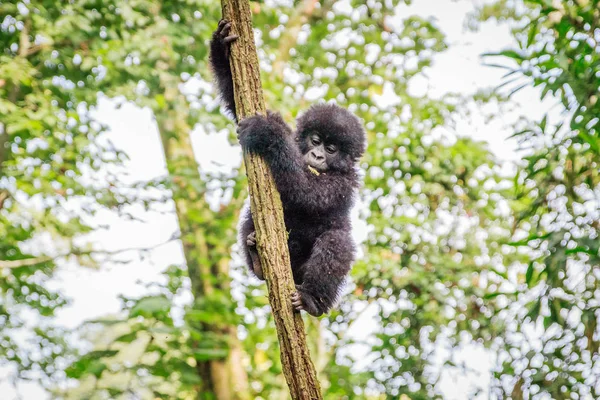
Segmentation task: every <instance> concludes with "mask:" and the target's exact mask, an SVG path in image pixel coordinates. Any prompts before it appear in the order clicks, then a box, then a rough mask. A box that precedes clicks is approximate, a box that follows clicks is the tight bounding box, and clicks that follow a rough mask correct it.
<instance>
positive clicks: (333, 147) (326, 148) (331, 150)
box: [325, 144, 337, 154]
mask: <svg viewBox="0 0 600 400" xmlns="http://www.w3.org/2000/svg"><path fill="white" fill-rule="evenodd" d="M325 150H327V152H328V153H329V154H333V153H335V152H336V151H337V147H335V145H333V144H330V145H329V146H327V147H325Z"/></svg>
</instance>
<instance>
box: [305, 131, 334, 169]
mask: <svg viewBox="0 0 600 400" xmlns="http://www.w3.org/2000/svg"><path fill="white" fill-rule="evenodd" d="M304 140H305V145H304V146H303V147H304V148H305V150H306V151H305V152H304V161H305V162H306V164H308V165H310V166H311V167H313V168H314V169H316V170H317V171H319V172H325V171H327V170H328V169H329V168H330V166H331V165H332V164H334V163H335V159H336V158H337V156H338V151H339V149H338V146H337V145H336V144H335V143H331V142H328V141H325V140H323V139H322V138H321V136H320V135H319V134H317V133H313V134H311V135H307V136H306V137H305V138H304Z"/></svg>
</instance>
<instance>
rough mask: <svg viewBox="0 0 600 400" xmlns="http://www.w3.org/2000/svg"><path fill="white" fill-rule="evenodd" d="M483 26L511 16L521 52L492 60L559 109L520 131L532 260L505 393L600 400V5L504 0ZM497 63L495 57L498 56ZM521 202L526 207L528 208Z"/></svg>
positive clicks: (519, 181)
mask: <svg viewBox="0 0 600 400" xmlns="http://www.w3.org/2000/svg"><path fill="white" fill-rule="evenodd" d="M474 17H475V18H474V19H473V21H474V22H476V21H477V20H487V19H490V18H496V19H500V20H509V21H511V25H512V26H513V27H514V28H513V34H514V36H515V38H516V40H517V43H518V47H516V48H514V49H509V50H505V51H502V52H499V53H497V54H489V55H488V56H489V58H490V61H491V60H494V62H496V61H498V63H499V64H500V65H497V67H500V68H503V69H506V70H507V73H506V80H507V82H506V87H507V88H508V89H509V90H510V91H511V94H512V93H516V92H517V91H518V90H520V89H521V88H523V87H525V86H530V85H533V86H534V87H537V88H539V89H540V97H541V98H542V99H544V98H546V97H550V96H552V97H551V98H552V99H553V101H554V106H553V108H552V109H551V111H550V112H549V113H548V114H547V115H545V116H544V117H543V118H542V119H541V120H539V121H535V120H534V121H532V120H529V119H526V118H524V119H522V120H521V121H519V123H518V124H516V125H515V128H514V130H515V134H514V135H513V136H514V137H515V138H516V139H517V140H518V141H519V143H520V145H521V148H522V150H523V163H522V164H521V166H522V167H521V168H520V169H519V171H518V173H517V175H516V177H515V193H516V199H517V200H518V201H517V202H515V204H516V206H515V208H514V212H515V216H516V220H515V231H516V232H515V234H516V235H518V236H517V237H516V238H515V239H517V240H515V241H514V242H513V243H511V245H512V246H515V247H516V248H518V249H519V251H520V253H522V254H527V257H528V261H527V264H526V265H523V266H520V267H519V268H518V270H517V271H518V273H519V274H520V275H521V279H519V285H518V286H517V288H516V289H517V290H516V291H515V292H514V293H512V294H510V295H509V296H508V300H509V301H510V302H514V304H515V307H513V310H512V313H513V315H514V316H515V318H514V320H513V322H512V323H511V324H510V326H509V329H508V332H506V333H505V336H504V338H503V339H504V340H503V346H502V347H500V348H499V349H498V350H499V356H498V357H499V365H498V369H497V371H496V373H495V379H496V382H495V391H494V392H495V393H497V394H498V396H500V397H507V396H511V397H512V398H513V399H523V398H531V399H537V398H571V399H573V398H598V397H599V396H600V383H599V382H600V370H599V367H600V355H599V353H598V349H599V348H600V331H599V329H598V320H599V319H600V312H599V307H600V302H599V300H600V297H599V291H598V288H599V287H600V286H599V285H600V282H599V280H600V275H599V271H600V270H599V268H598V267H599V266H600V238H599V233H600V191H599V189H600V119H599V116H600V104H599V103H598V96H599V95H600V25H599V22H600V7H599V3H598V1H587V0H586V1H583V0H577V1H558V2H557V1H553V2H549V1H525V2H520V1H516V2H510V1H508V2H507V1H499V2H495V3H493V4H492V5H489V6H486V7H483V8H481V9H480V10H479V12H478V14H477V15H475V16H474ZM492 57H494V58H492ZM517 204H518V205H517Z"/></svg>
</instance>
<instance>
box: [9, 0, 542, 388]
mask: <svg viewBox="0 0 600 400" xmlns="http://www.w3.org/2000/svg"><path fill="white" fill-rule="evenodd" d="M478 2H479V1H475V0H473V1H469V0H459V1H451V0H418V1H413V5H411V6H402V7H401V8H400V9H399V16H401V17H405V16H407V15H412V14H418V15H421V16H424V17H431V18H433V19H434V20H435V22H436V24H437V25H438V26H439V27H440V28H441V30H442V32H444V33H445V34H446V35H447V41H448V43H449V44H450V50H448V51H446V52H445V53H444V54H442V55H440V56H438V57H437V58H436V59H435V64H434V66H433V67H432V68H431V69H430V70H428V71H427V74H426V75H427V76H426V77H418V78H415V79H414V81H413V82H412V84H411V87H410V90H411V92H412V93H413V94H419V95H420V94H424V93H429V94H430V95H434V96H439V95H442V94H444V93H447V92H455V93H472V92H474V91H476V90H477V89H480V88H486V87H490V86H496V85H498V84H499V83H500V82H501V80H500V78H501V76H502V74H503V72H502V71H501V70H498V69H494V68H489V67H484V66H483V65H482V63H481V59H480V57H479V55H480V54H482V53H484V52H486V51H494V50H495V51H497V50H499V49H502V48H504V47H508V46H509V45H511V38H510V35H509V32H508V29H507V27H505V26H502V27H498V26H496V25H495V24H489V23H488V24H485V25H484V26H483V27H482V29H481V30H480V31H479V32H477V33H471V32H467V31H465V29H464V28H463V22H464V17H465V15H466V13H467V12H469V11H471V10H472V9H473V5H474V4H475V3H478ZM215 22H216V21H215ZM517 100H518V101H519V103H520V105H521V106H520V107H519V112H522V113H523V114H525V115H528V116H530V117H535V116H538V115H542V113H543V111H544V110H545V109H546V108H547V105H542V104H541V103H540V101H539V97H538V93H537V91H535V90H533V89H525V90H523V91H521V92H520V93H519V94H518V97H517ZM98 116H99V117H100V118H101V119H102V120H103V122H105V123H107V124H108V125H109V126H110V130H111V140H112V141H113V142H114V143H115V145H116V146H117V147H118V148H120V149H122V150H123V151H125V152H126V153H127V154H128V155H129V157H130V162H129V163H128V165H127V168H128V172H129V173H130V175H131V178H132V179H133V180H147V179H152V178H156V177H159V176H164V175H165V174H166V168H165V166H164V157H163V154H162V149H161V143H160V141H159V136H158V133H157V131H156V127H155V124H154V122H153V120H152V118H151V114H150V112H149V111H147V110H140V109H138V108H136V107H133V106H128V105H126V106H124V107H122V108H120V109H119V110H117V109H115V108H114V107H113V105H112V103H111V102H109V101H103V102H102V103H101V106H100V107H99V112H98ZM512 120H514V115H506V116H504V117H502V118H500V119H499V120H498V121H495V122H492V123H486V122H485V121H484V120H483V119H482V118H475V121H474V122H473V121H471V122H467V121H461V122H460V123H459V125H458V130H459V132H457V133H458V134H460V135H465V136H470V137H472V138H474V139H477V140H482V141H487V142H488V143H489V145H490V148H491V149H492V150H493V151H494V152H495V153H496V155H497V156H498V157H499V158H501V159H503V160H514V159H515V155H514V154H515V153H514V143H512V142H507V141H506V140H505V138H506V137H507V136H508V135H509V134H510V133H509V132H508V131H507V130H506V128H505V127H504V125H506V124H507V123H508V122H509V121H512ZM192 139H193V143H194V148H195V151H196V156H197V158H198V161H199V163H200V165H201V168H203V169H215V168H216V166H215V165H214V162H215V161H220V162H223V160H228V161H230V162H231V164H232V165H235V164H237V163H239V160H240V151H239V149H238V148H237V147H231V146H229V144H228V143H227V140H226V137H225V136H224V135H211V136H207V135H205V134H202V133H200V132H199V131H198V130H197V131H195V132H194V133H193V134H192ZM158 160H161V161H160V162H159V161H158ZM165 208H166V209H170V208H172V206H171V205H168V204H167V205H165ZM137 212H138V213H139V216H140V217H141V218H143V219H144V220H145V222H144V223H141V222H131V221H125V220H122V219H119V218H117V217H116V216H114V215H112V214H108V213H107V214H106V215H104V216H102V221H101V222H102V223H108V224H109V225H110V228H109V229H108V230H107V231H103V232H99V233H96V234H94V236H93V240H94V241H95V242H96V244H97V247H98V248H105V249H109V250H118V249H123V248H144V247H152V246H154V245H156V244H159V243H163V242H165V241H168V240H169V238H170V237H171V235H172V234H173V232H176V230H177V225H176V220H175V216H174V214H169V215H161V214H158V213H150V212H144V211H143V210H142V209H141V208H140V209H139V210H137ZM136 215H137V213H136ZM355 225H356V226H357V228H356V230H357V231H356V232H355V236H356V237H357V239H359V240H360V239H361V238H363V237H364V226H365V225H364V223H361V222H359V221H356V223H355ZM132 256H134V253H130V254H125V255H123V258H129V257H132ZM172 263H183V255H182V252H181V248H180V245H179V243H172V242H171V243H169V244H166V245H164V246H161V247H159V248H157V249H156V250H154V251H153V252H152V254H151V257H150V258H147V259H145V260H139V258H137V257H135V256H134V257H133V261H132V262H131V263H129V264H125V265H121V264H117V265H106V266H105V267H104V268H102V269H101V270H100V271H92V270H87V269H83V268H80V267H76V266H67V267H66V268H64V269H63V270H62V271H61V272H60V273H59V274H58V276H57V278H56V279H55V281H54V283H53V284H54V285H55V287H57V288H60V290H61V291H63V292H64V294H66V295H67V296H68V297H70V298H71V299H72V302H71V305H70V306H69V307H67V308H65V309H64V310H62V311H60V312H59V314H58V322H59V323H60V324H63V325H65V326H67V327H69V328H76V327H77V326H79V325H80V324H81V323H82V322H83V321H85V320H89V319H94V318H96V317H100V316H103V315H106V314H110V313H116V312H118V311H119V309H120V304H119V300H118V298H117V296H118V295H119V294H126V295H127V296H135V295H140V294H142V293H144V291H145V289H144V288H143V286H142V285H139V284H137V283H136V282H138V281H142V282H151V281H156V280H158V279H159V274H160V272H161V271H162V270H163V269H164V268H165V267H166V266H168V265H169V264H172ZM356 325H363V324H356ZM366 333H367V332H366V331H365V332H362V333H359V334H366ZM463 360H465V361H467V365H469V366H470V367H472V368H474V369H475V370H479V371H481V372H482V373H481V374H480V375H479V376H477V375H476V374H475V375H474V374H469V375H465V374H464V373H460V374H457V375H456V376H449V375H445V376H443V378H442V381H441V383H440V388H441V389H442V390H443V392H444V394H445V395H446V396H447V397H446V398H447V399H451V400H459V399H467V398H468V395H469V393H468V391H467V390H466V388H467V387H468V386H469V382H473V381H474V380H477V382H478V383H479V384H482V385H484V386H487V382H489V374H488V371H489V369H490V367H491V359H490V355H489V354H488V353H486V352H485V351H484V350H482V349H479V348H475V347H469V348H467V349H464V350H463V351H461V352H460V353H459V355H458V360H457V361H459V362H460V361H463ZM0 374H2V371H0ZM20 389H21V390H20V391H21V395H22V397H21V398H23V399H31V400H38V399H43V398H46V396H44V395H43V393H42V392H40V390H39V388H38V387H36V386H35V385H31V384H24V385H21V386H20ZM0 393H2V398H3V399H6V400H9V399H11V398H12V397H11V396H12V395H14V391H13V390H12V389H11V388H10V387H9V385H7V384H4V383H0ZM11 393H12V395H11ZM485 397H486V396H485V393H484V396H482V397H480V398H485ZM14 398H16V397H14Z"/></svg>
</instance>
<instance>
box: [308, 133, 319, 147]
mask: <svg viewBox="0 0 600 400" xmlns="http://www.w3.org/2000/svg"><path fill="white" fill-rule="evenodd" d="M310 140H311V142H312V144H314V145H315V146H318V145H320V144H321V138H320V137H318V136H317V135H313V136H312V137H311V138H310Z"/></svg>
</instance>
